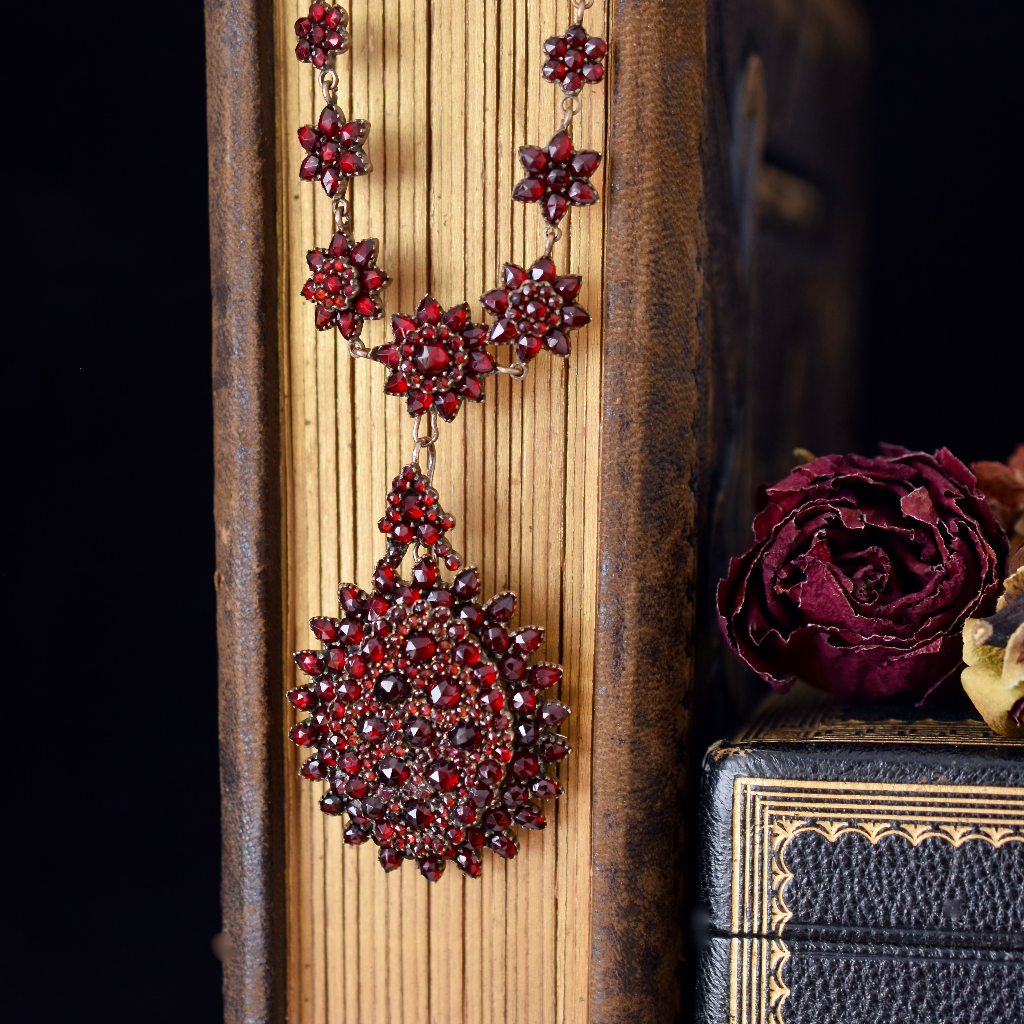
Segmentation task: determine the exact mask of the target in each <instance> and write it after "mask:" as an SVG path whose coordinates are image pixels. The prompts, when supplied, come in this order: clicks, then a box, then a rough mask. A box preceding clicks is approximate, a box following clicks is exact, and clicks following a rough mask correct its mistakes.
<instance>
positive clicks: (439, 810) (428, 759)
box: [288, 471, 569, 881]
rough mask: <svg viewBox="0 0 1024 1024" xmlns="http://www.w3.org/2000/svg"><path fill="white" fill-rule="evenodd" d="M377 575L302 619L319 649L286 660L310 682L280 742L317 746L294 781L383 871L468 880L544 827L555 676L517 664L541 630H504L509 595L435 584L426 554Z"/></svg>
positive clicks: (555, 747)
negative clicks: (323, 788)
mask: <svg viewBox="0 0 1024 1024" xmlns="http://www.w3.org/2000/svg"><path fill="white" fill-rule="evenodd" d="M402 479H406V477H405V473H404V471H403V477H402ZM396 489H397V488H396ZM426 490H429V489H425V490H419V491H417V490H416V489H415V488H413V489H412V490H409V491H404V490H403V494H404V495H406V496H408V495H413V496H415V497H417V498H422V497H423V496H424V495H425V493H426ZM404 501H405V498H404V497H403V498H402V504H404ZM426 507H429V506H426ZM414 519H415V517H414ZM382 567H383V568H386V569H387V570H388V571H387V572H378V573H375V574H374V576H375V582H376V583H377V584H378V586H377V589H375V590H374V591H373V592H372V593H370V594H367V593H364V592H363V591H362V590H359V589H358V588H357V587H354V586H351V585H349V584H343V585H342V586H341V587H340V588H339V591H338V594H339V599H340V602H341V618H338V619H334V618H329V617H327V616H319V617H317V618H314V619H312V620H311V626H312V628H313V632H314V634H315V635H316V636H317V637H318V638H319V639H320V640H321V641H322V642H323V643H324V648H323V649H322V650H320V651H300V652H299V653H297V654H296V655H295V660H296V663H297V664H298V665H299V667H300V668H301V669H302V671H303V672H304V673H306V675H307V677H308V676H309V675H315V681H314V682H313V683H312V684H308V683H307V684H306V685H303V686H299V687H297V688H296V689H294V690H291V691H290V692H289V695H288V696H289V700H290V701H291V702H292V704H294V705H295V706H296V707H297V708H299V709H300V710H301V711H303V712H307V713H308V717H306V718H304V719H303V720H302V721H300V722H298V723H296V724H295V725H293V726H292V728H291V731H290V733H289V736H290V738H291V739H292V741H293V742H294V743H296V744H298V745H299V746H305V747H312V748H314V749H315V753H313V756H312V757H310V758H308V759H307V760H306V761H305V762H304V763H303V765H302V768H301V770H300V775H301V776H302V777H303V778H305V779H308V780H310V781H312V782H317V781H321V780H322V781H326V782H327V783H328V784H329V786H330V790H329V792H328V793H326V794H325V795H324V797H323V798H322V799H321V801H320V806H321V809H322V810H323V812H324V813H325V814H329V815H341V814H348V817H349V824H348V826H347V827H346V828H345V830H344V839H345V842H347V843H350V844H353V845H358V844H360V843H362V842H364V841H366V840H367V839H371V840H373V842H374V843H376V845H377V846H378V847H379V849H380V852H379V860H380V863H381V866H382V867H383V868H384V870H385V871H392V870H394V869H395V868H397V867H399V866H400V865H401V863H402V860H403V859H411V860H415V861H416V862H417V864H418V866H419V869H420V871H421V873H422V874H423V875H424V877H426V878H428V879H430V880H431V881H436V880H437V879H438V878H440V877H441V873H442V872H443V871H444V868H445V865H446V864H447V862H448V861H455V863H456V864H457V865H458V867H459V868H460V869H461V870H462V871H463V872H465V873H466V874H467V875H469V876H470V877H474V878H475V877H476V876H478V875H479V874H480V859H479V856H478V853H477V851H478V850H480V849H482V848H483V847H485V846H486V847H487V848H489V849H490V850H492V851H494V852H495V853H497V854H498V855H499V856H501V857H514V856H515V855H516V853H517V852H518V846H517V845H516V841H515V838H514V836H513V829H514V828H515V827H516V826H517V825H518V826H521V827H524V828H531V829H539V828H543V827H544V825H545V820H544V817H543V816H542V815H541V813H540V807H539V805H538V804H536V803H534V802H533V801H534V800H539V799H545V798H549V797H553V796H558V794H559V793H560V792H561V789H560V787H559V785H558V782H557V781H556V780H555V779H554V778H552V777H551V775H550V774H549V772H550V771H551V770H552V766H553V765H554V764H555V763H556V762H557V761H558V760H560V759H561V758H563V757H565V756H566V755H568V753H569V747H568V745H567V743H566V740H565V737H563V736H559V735H557V734H556V733H554V732H552V731H551V728H550V726H551V725H552V724H557V723H558V722H561V721H562V720H563V719H564V717H565V715H566V714H568V709H567V708H565V707H564V705H561V704H559V703H558V702H557V701H553V700H549V699H547V696H546V695H545V698H544V700H543V701H540V700H538V699H537V695H536V691H537V690H538V689H547V688H549V687H551V686H552V685H554V683H555V682H557V681H558V680H559V679H560V678H561V669H560V668H559V667H558V666H557V665H551V664H547V663H539V664H536V665H533V666H527V665H526V664H525V656H524V654H523V653H522V652H528V651H531V650H533V649H535V648H536V646H537V645H539V644H540V642H541V640H542V637H543V631H542V630H540V629H539V628H538V627H534V626H527V627H523V628H521V629H518V630H513V631H511V632H509V631H508V629H507V627H506V623H507V622H508V619H509V616H510V615H511V608H510V606H509V605H510V602H509V598H510V597H512V595H508V594H503V595H498V597H497V598H492V600H491V601H490V602H481V603H477V602H476V600H475V598H476V596H477V593H478V591H479V589H480V580H479V576H478V574H477V571H476V569H474V568H472V567H470V568H467V569H463V570H462V571H461V572H459V573H458V575H456V577H455V579H454V580H453V581H452V583H451V584H450V585H446V584H445V583H443V582H441V581H440V580H439V578H438V567H437V565H436V564H435V563H434V562H433V561H431V560H430V559H428V558H424V559H421V560H420V561H419V562H418V563H417V564H416V565H415V567H414V569H413V579H412V581H410V582H408V583H406V582H404V581H402V580H400V579H399V578H398V576H397V574H396V572H395V571H394V569H393V568H391V567H387V566H383V563H382ZM379 568H380V567H379ZM513 607H514V598H513ZM495 612H496V613H497V615H495V614H494V613H495ZM485 635H486V636H487V637H488V642H487V643H485V642H484V640H483V637H484V636H485ZM492 650H503V651H506V652H508V653H506V654H505V655H498V654H492V653H491V651H492ZM331 666H333V668H332V667H331ZM513 692H514V693H515V694H516V698H517V700H516V701H515V707H514V708H513V702H512V701H511V697H512V694H513Z"/></svg>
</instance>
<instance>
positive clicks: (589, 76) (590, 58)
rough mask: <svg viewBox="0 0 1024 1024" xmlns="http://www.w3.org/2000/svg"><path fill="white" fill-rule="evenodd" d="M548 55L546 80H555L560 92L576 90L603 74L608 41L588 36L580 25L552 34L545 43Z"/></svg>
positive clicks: (545, 66)
mask: <svg viewBox="0 0 1024 1024" xmlns="http://www.w3.org/2000/svg"><path fill="white" fill-rule="evenodd" d="M544 52H545V53H546V54H547V55H548V60H547V63H545V65H544V67H543V69H542V74H543V75H544V78H545V80H546V81H548V82H557V83H558V84H559V85H560V86H561V87H562V90H563V92H567V93H577V92H579V91H580V90H581V89H582V88H583V86H585V85H587V84H588V83H594V84H596V83H597V82H600V81H601V79H602V78H604V65H603V64H602V63H601V62H602V61H603V60H604V55H605V54H606V53H607V52H608V44H607V43H606V42H605V41H604V40H603V39H599V38H598V37H597V36H588V35H587V33H586V32H585V31H584V30H583V28H582V27H581V26H580V25H573V26H572V28H570V29H569V30H568V31H567V32H566V33H565V35H561V36H552V37H551V38H550V39H549V40H548V41H547V42H546V43H545V44H544Z"/></svg>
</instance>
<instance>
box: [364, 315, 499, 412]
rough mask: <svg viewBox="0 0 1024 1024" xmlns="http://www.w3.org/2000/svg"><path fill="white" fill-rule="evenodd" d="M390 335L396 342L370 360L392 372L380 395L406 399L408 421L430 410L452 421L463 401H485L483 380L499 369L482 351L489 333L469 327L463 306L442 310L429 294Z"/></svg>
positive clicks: (396, 319)
mask: <svg viewBox="0 0 1024 1024" xmlns="http://www.w3.org/2000/svg"><path fill="white" fill-rule="evenodd" d="M391 330H392V331H393V333H394V335H395V340H394V342H392V343H391V344H388V345H380V346H379V347H377V348H375V349H374V350H373V352H372V356H373V358H374V359H376V360H377V361H378V362H380V363H383V364H384V365H385V366H386V367H387V368H388V369H389V370H391V371H392V372H391V376H390V377H388V379H387V381H386V382H385V383H384V393H385V394H386V395H405V398H406V408H408V410H409V415H410V416H420V415H422V414H423V413H425V412H428V411H429V410H430V409H431V408H434V409H436V410H437V412H438V413H440V415H441V418H442V419H445V420H453V419H455V416H456V415H457V414H458V411H459V409H460V408H461V406H462V403H463V401H464V400H467V401H470V402H480V401H482V400H483V397H484V386H483V383H482V380H481V378H483V377H488V376H490V375H491V374H492V373H495V372H496V371H497V368H498V365H497V363H495V361H494V357H493V356H492V355H491V354H490V353H489V352H488V351H487V350H486V348H484V346H485V345H486V344H487V328H486V327H483V326H481V325H480V324H474V323H471V322H470V319H469V306H468V304H467V303H465V302H464V303H462V304H461V305H459V306H453V307H452V308H451V309H449V310H447V311H445V310H444V309H442V307H441V305H440V303H439V302H438V301H437V300H436V299H434V298H433V297H432V296H430V295H427V296H425V297H424V298H423V299H422V300H421V301H420V304H419V306H418V307H417V308H416V315H415V316H414V317H412V316H405V315H404V314H397V315H396V316H393V317H392V318H391Z"/></svg>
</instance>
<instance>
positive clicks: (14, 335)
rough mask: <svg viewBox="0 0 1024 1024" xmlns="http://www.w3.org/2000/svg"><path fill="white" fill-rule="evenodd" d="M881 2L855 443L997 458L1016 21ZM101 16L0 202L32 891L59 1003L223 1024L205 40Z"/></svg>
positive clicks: (1010, 411)
mask: <svg viewBox="0 0 1024 1024" xmlns="http://www.w3.org/2000/svg"><path fill="white" fill-rule="evenodd" d="M868 8H869V12H870V16H871V21H872V26H873V31H874V39H875V71H874V79H873V82H874V85H873V94H872V101H871V102H872V106H871V139H872V153H871V166H872V181H871V189H872V200H871V207H870V214H869V224H868V229H869V243H868V253H867V265H866V281H867V297H866V306H865V320H864V323H865V338H866V345H865V363H864V378H863V385H862V393H861V400H860V404H859V421H858V426H859V436H860V439H861V450H862V451H865V452H871V451H873V450H874V445H875V444H876V443H877V442H878V441H879V440H888V441H892V442H897V443H902V444H905V445H907V446H908V447H914V448H918V447H919V448H925V449H928V450H932V449H934V448H935V447H937V446H939V445H943V444H944V445H946V446H948V447H950V448H951V449H952V450H953V451H954V453H956V454H957V455H959V456H960V457H961V458H962V459H964V460H965V461H971V460H974V459H979V458H1000V459H1002V458H1005V457H1006V455H1008V454H1009V452H1010V450H1011V449H1012V447H1013V443H1014V442H1015V441H1017V440H1019V439H1022V438H1021V437H1020V435H1021V434H1022V433H1024V431H1022V430H1021V426H1020V423H1021V413H1020V408H1019V407H1020V404H1021V403H1020V379H1021V378H1020V350H1021V341H1022V338H1021V330H1020V327H1019V319H1018V318H1019V312H1018V307H1019V287H1018V284H1017V274H1018V271H1019V258H1018V255H1017V253H1018V247H1019V239H1020V238H1021V216H1020V212H1021V211H1020V201H1019V193H1020V188H1019V175H1020V164H1019V160H1018V158H1017V152H1016V150H1017V146H1018V136H1019V129H1020V125H1021V124H1022V123H1024V118H1022V117H1021V90H1020V86H1019V76H1018V75H1017V72H1016V65H1017V64H1018V59H1017V48H1018V46H1019V33H1018V32H1017V31H1016V28H1017V26H1016V25H1011V24H1009V22H1008V18H1009V17H1010V15H1009V14H1008V13H1007V12H1008V11H1009V10H1010V7H1009V5H1006V4H997V3H990V4H983V5H979V4H973V5H970V6H968V7H964V6H963V5H954V4H951V3H940V4H936V3H928V4H925V3H918V2H913V3H910V2H902V3H893V2H891V0H880V2H874V0H872V2H871V3H870V4H869V5H868ZM87 21H88V23H87V24H81V25H80V26H79V27H76V30H75V31H76V33H77V36H76V38H77V40H78V41H79V42H80V46H78V48H77V52H78V54H79V55H80V56H81V55H86V57H85V58H84V59H82V60H79V61H78V62H77V64H76V71H75V75H74V78H73V80H72V79H71V78H70V77H66V76H65V77H62V75H55V76H54V78H53V79H52V81H51V82H50V83H49V84H48V85H44V91H45V90H49V91H50V93H51V94H52V97H53V99H52V102H51V101H47V102H48V110H46V111H40V113H39V119H37V120H36V121H34V122H32V123H29V122H28V121H26V122H25V124H24V125H22V128H23V130H24V134H23V135H22V136H21V139H20V141H21V142H23V143H26V144H28V143H31V145H26V147H25V149H24V150H23V153H22V156H21V158H20V159H22V160H23V161H24V166H23V167H22V168H21V170H22V171H25V170H27V171H28V175H27V176H28V177H29V178H31V184H30V186H29V188H30V190H32V191H33V192H34V190H36V189H38V188H39V187H40V185H41V186H42V188H43V189H45V192H42V193H40V194H39V195H38V196H37V197H35V198H32V199H29V198H25V199H24V200H22V199H21V195H22V194H24V195H25V196H27V195H28V193H27V192H26V193H17V192H11V191H10V190H9V191H8V193H7V199H8V218H9V224H10V225H11V226H14V225H16V224H18V223H19V222H20V224H21V226H22V227H23V228H24V231H23V243H22V245H21V246H20V248H19V249H18V252H17V254H16V255H15V254H11V253H10V252H8V254H7V260H6V261H5V262H6V264H7V273H6V274H5V286H6V287H7V288H9V298H8V302H7V307H8V308H7V310H6V313H5V325H6V326H7V328H8V331H9V333H8V336H7V339H6V342H7V343H6V344H5V345H4V346H3V348H4V363H5V367H4V373H3V377H4V384H3V396H4V402H3V412H4V428H3V429H4V438H3V442H4V443H3V460H4V470H3V481H4V484H5V486H4V507H5V511H6V513H7V516H6V519H7V529H6V530H5V537H4V540H5V544H4V556H3V570H2V571H3V584H4V590H5V592H6V598H5V600H6V606H7V611H6V612H5V614H4V627H5V631H7V632H9V634H10V641H9V643H8V650H13V651H14V652H15V653H16V655H17V657H16V659H15V660H16V661H17V660H20V661H21V665H20V667H18V668H17V669H16V670H15V671H14V673H12V675H11V676H9V677H8V682H7V688H6V691H5V692H6V693H7V695H8V699H7V701H6V703H7V705H8V708H9V711H10V712H11V714H12V721H13V728H12V730H11V732H12V735H14V736H15V738H16V740H18V741H19V742H18V743H15V744H14V745H13V747H11V746H9V748H8V749H9V750H13V752H14V757H13V758H12V761H13V763H12V764H11V765H10V767H9V776H8V778H9V780H11V781H9V783H8V790H7V792H8V794H9V799H10V800H11V804H10V805H9V811H8V816H9V822H10V824H11V825H12V827H13V839H12V840H9V842H11V843H12V845H14V846H15V847H16V848H17V849H18V850H19V852H20V853H21V855H22V856H21V859H20V863H21V865H22V867H21V868H20V869H19V871H20V873H19V875H18V876H17V878H18V880H19V882H20V883H21V884H12V885H11V888H12V889H13V892H12V895H13V896H14V897H15V898H21V899H23V900H24V901H25V905H26V909H27V911H28V914H27V916H26V921H27V922H28V933H31V934H32V936H33V938H32V939H31V942H30V944H29V946H28V952H32V953H34V954H36V955H37V956H41V957H45V958H46V964H45V965H44V966H45V967H47V968H49V969H51V970H52V971H53V972H54V978H53V982H52V987H53V990H54V992H56V991H57V990H62V991H64V992H66V993H68V994H69V995H70V997H71V1002H73V1003H75V1004H77V1005H80V1006H88V1007H95V1008H97V1010H100V1009H102V1011H103V1012H104V1018H105V1019H107V1020H112V1021H121V1020H136V1019H138V1017H139V1013H140V1010H143V1008H144V1013H143V1015H144V1017H145V1019H146V1020H147V1021H148V1022H150V1024H162V1022H164V1021H167V1022H172V1021H173V1022H180V1021H183V1020H187V1021H189V1022H190V1024H205V1022H213V1021H217V1020H219V1019H220V1017H221V1005H220V966H219V964H218V962H217V961H216V960H215V959H214V957H213V955H212V953H211V949H210V939H211V936H212V935H213V934H214V933H215V932H217V931H218V930H219V927H220V918H219V908H218V873H219V853H220V851H219V836H218V827H219V822H218V800H219V793H218V784H217V748H216V647H215V635H214V592H213V585H212V577H213V523H212V515H211V508H212V482H213V475H212V465H211V448H212V427H211V399H210V326H209V324H210V299H209V284H208V282H209V262H208V249H207V245H208V239H207V229H206V215H207V195H206V163H205V161H206V152H205V147H206V137H205V120H204V118H205V93H204V88H205V86H204V72H205V69H204V54H203V45H204V44H203V20H202V12H201V9H200V8H199V7H198V6H197V5H195V4H181V5H173V4H172V5H160V6H159V7H158V8H152V9H138V10H137V11H136V16H135V20H134V21H131V20H130V19H128V18H127V16H126V15H125V16H123V17H122V16H119V17H118V18H117V19H115V23H110V22H105V21H102V20H100V19H87ZM119 40H120V42H118V41H119ZM132 41H134V42H132ZM127 42H132V46H133V47H134V49H132V46H129V47H128V49H127V50H126V49H122V48H120V47H121V44H126V45H127ZM115 43H117V45H115ZM129 51H130V52H129ZM138 53H144V54H145V55H146V59H145V60H142V61H139V60H134V59H129V58H130V57H131V56H133V55H134V54H138ZM35 55H36V51H35V50H32V51H31V52H29V50H28V48H27V47H26V52H25V54H24V56H26V57H33V56H35ZM32 67H33V68H35V69H36V72H38V67H39V65H38V64H34V65H32ZM4 73H5V75H11V76H12V78H11V82H13V81H14V78H13V76H14V75H15V74H16V73H17V72H16V71H12V68H11V67H8V68H7V70H6V71H5V72H4ZM38 80H39V82H40V84H41V85H43V84H44V78H43V77H39V79H38ZM11 82H9V85H10V84H11ZM17 95H18V93H17V91H16V90H11V89H9V90H8V93H7V96H8V103H7V106H8V116H9V117H13V118H14V120H17V118H18V117H19V116H20V115H19V113H18V111H17V110H15V109H14V108H15V107H16V106H17V104H16V103H15V102H14V100H15V98H16V97H17ZM33 160H35V161H36V162H35V163H32V161H33ZM37 172H38V173H37ZM1014 357H1016V360H1017V362H1016V365H1015V364H1014V362H1013V360H1014ZM1014 376H1015V378H1016V380H1015V383H1016V392H1017V393H1016V396H1015V395H1014V390H1013V383H1014V381H1013V378H1014ZM1015 400H1016V406H1017V408H1015V407H1014V406H1015ZM5 661H6V663H7V664H9V665H10V664H11V659H9V658H8V659H5ZM12 698H13V699H12ZM11 877H12V878H13V877H15V876H11ZM48 951H49V952H48ZM58 952H59V954H60V955H59V957H57V956H56V954H57V953H58ZM50 953H52V954H54V955H53V956H51V955H50ZM35 966H36V971H37V972H41V971H42V970H43V967H41V966H40V964H39V961H38V960H37V961H36V963H35ZM34 978H35V980H36V981H40V980H41V979H42V974H41V973H36V974H34Z"/></svg>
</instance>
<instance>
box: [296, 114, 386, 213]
mask: <svg viewBox="0 0 1024 1024" xmlns="http://www.w3.org/2000/svg"><path fill="white" fill-rule="evenodd" d="M369 132H370V122H369V121H346V122H345V123H344V124H343V123H342V122H341V118H339V117H338V111H337V109H336V108H335V107H333V106H331V105H330V104H328V105H327V106H326V107H324V109H323V110H321V111H320V119H319V121H317V124H316V127H314V126H313V125H309V124H307V125H303V126H302V127H301V128H300V129H299V132H298V135H299V144H300V145H301V146H302V148H303V149H304V150H305V151H306V153H307V156H306V157H304V158H303V161H302V163H301V164H299V177H300V178H301V179H302V180H303V181H316V180H317V179H318V178H319V179H320V184H321V185H323V188H324V191H325V192H326V193H327V194H328V195H329V196H334V195H337V194H338V192H339V191H344V185H345V182H346V181H348V179H349V178H354V177H355V176H356V175H359V174H366V173H367V172H369V171H372V170H373V167H372V166H371V164H370V159H369V157H367V155H366V153H365V152H364V151H363V147H362V145H360V143H362V141H363V139H365V138H366V136H367V135H368V134H369Z"/></svg>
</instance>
